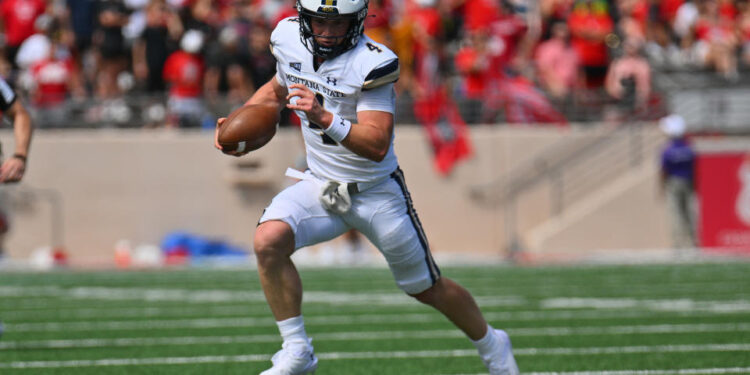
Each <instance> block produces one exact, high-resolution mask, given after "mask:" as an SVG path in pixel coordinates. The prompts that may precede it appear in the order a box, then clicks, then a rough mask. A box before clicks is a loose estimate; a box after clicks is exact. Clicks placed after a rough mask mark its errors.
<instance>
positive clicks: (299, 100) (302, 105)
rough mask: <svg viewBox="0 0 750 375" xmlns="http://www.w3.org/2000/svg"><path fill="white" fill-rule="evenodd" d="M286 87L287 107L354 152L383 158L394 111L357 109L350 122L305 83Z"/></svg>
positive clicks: (374, 159) (376, 158) (380, 159)
mask: <svg viewBox="0 0 750 375" xmlns="http://www.w3.org/2000/svg"><path fill="white" fill-rule="evenodd" d="M289 88H290V89H291V91H289V94H287V96H286V100H289V104H287V105H286V107H287V108H289V109H291V110H299V111H303V112H305V113H306V114H307V119H308V121H310V122H311V123H314V124H316V125H318V126H320V127H321V128H323V131H324V132H325V133H326V134H328V136H330V137H331V138H333V140H335V141H337V142H339V143H341V144H342V145H343V146H344V147H346V148H348V149H349V150H351V151H352V152H354V153H355V154H357V155H359V156H362V157H365V158H367V159H370V160H372V161H376V162H379V161H382V160H383V159H384V158H385V155H386V154H387V153H388V147H390V144H391V142H390V141H391V135H392V134H393V114H391V113H388V112H383V111H370V110H367V111H359V112H357V122H358V124H352V123H351V122H349V121H347V120H345V119H343V118H341V117H340V116H339V115H338V114H336V113H332V112H330V111H327V110H326V109H325V108H323V106H321V105H320V103H319V102H318V100H317V99H316V98H315V93H313V92H312V91H311V90H310V89H309V88H307V86H305V85H301V84H297V83H295V84H293V85H290V86H289Z"/></svg>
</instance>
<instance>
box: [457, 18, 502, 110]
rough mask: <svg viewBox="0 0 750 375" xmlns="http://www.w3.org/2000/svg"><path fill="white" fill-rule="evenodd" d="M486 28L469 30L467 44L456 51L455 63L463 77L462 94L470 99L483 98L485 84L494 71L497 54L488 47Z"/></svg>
mask: <svg viewBox="0 0 750 375" xmlns="http://www.w3.org/2000/svg"><path fill="white" fill-rule="evenodd" d="M487 33H488V31H487V30H482V29H478V30H474V31H470V32H469V45H468V46H466V47H464V48H461V50H459V51H458V53H456V57H455V64H456V69H457V70H458V72H459V73H460V74H461V76H463V79H464V95H465V96H466V97H467V98H470V99H483V98H484V97H485V96H486V95H485V94H486V90H487V85H488V84H489V83H491V82H493V80H494V78H495V76H496V71H495V70H494V69H493V66H495V67H496V65H494V64H493V61H494V60H496V59H497V56H496V55H494V54H493V51H492V49H491V48H490V36H489V35H488V34H487Z"/></svg>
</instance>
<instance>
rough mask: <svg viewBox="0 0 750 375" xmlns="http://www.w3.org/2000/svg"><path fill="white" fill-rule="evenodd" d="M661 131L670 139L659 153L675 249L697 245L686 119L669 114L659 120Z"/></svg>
mask: <svg viewBox="0 0 750 375" xmlns="http://www.w3.org/2000/svg"><path fill="white" fill-rule="evenodd" d="M659 127H660V129H661V130H662V131H663V132H664V133H665V134H666V135H667V136H668V137H669V141H668V142H667V144H666V145H665V147H664V149H663V150H662V153H661V179H660V182H661V185H660V188H661V191H662V193H665V194H666V198H667V206H668V210H669V211H668V212H669V219H670V225H671V232H672V245H673V246H674V247H675V248H678V249H682V248H693V247H695V246H696V244H697V242H696V236H695V210H694V207H693V197H694V192H695V158H696V154H695V151H694V150H693V147H692V145H691V144H690V142H689V141H688V140H687V138H686V137H685V132H686V129H685V120H684V119H683V118H682V117H681V116H680V115H670V116H667V117H664V118H662V119H661V120H660V121H659Z"/></svg>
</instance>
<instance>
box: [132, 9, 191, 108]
mask: <svg viewBox="0 0 750 375" xmlns="http://www.w3.org/2000/svg"><path fill="white" fill-rule="evenodd" d="M145 17H146V20H145V21H146V25H145V28H144V29H143V32H142V33H141V35H140V37H139V38H138V39H137V40H136V41H135V44H134V45H133V72H134V75H135V78H136V80H137V81H139V82H141V83H142V86H143V87H144V89H145V91H146V93H147V94H148V95H161V94H163V93H164V90H165V89H166V85H165V82H164V77H163V76H162V71H163V70H164V63H165V62H166V61H167V57H168V56H169V54H170V53H171V52H173V51H175V50H176V49H177V48H178V44H179V41H180V38H181V37H182V33H183V27H182V21H181V20H180V17H179V16H178V15H177V13H175V12H174V11H172V10H170V9H169V6H168V5H167V3H166V1H165V0H151V1H150V2H149V3H148V5H147V6H146V10H145Z"/></svg>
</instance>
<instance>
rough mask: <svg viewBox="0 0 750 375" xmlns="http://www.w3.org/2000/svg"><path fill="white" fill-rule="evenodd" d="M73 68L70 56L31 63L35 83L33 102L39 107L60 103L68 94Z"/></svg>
mask: <svg viewBox="0 0 750 375" xmlns="http://www.w3.org/2000/svg"><path fill="white" fill-rule="evenodd" d="M74 69H75V68H74V66H73V61H72V60H71V59H70V58H67V59H65V60H56V59H54V58H47V59H44V60H42V61H39V62H37V63H36V64H34V65H32V66H31V75H32V77H33V78H34V81H35V82H36V85H37V86H36V92H35V94H34V96H33V100H34V104H35V105H36V106H39V107H52V106H55V105H58V104H62V103H63V102H64V101H65V99H66V98H67V96H68V93H69V90H68V83H69V82H71V81H72V77H73V73H74Z"/></svg>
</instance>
